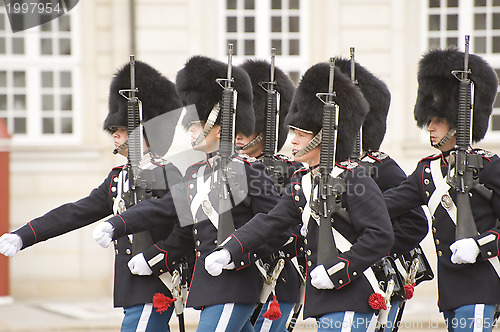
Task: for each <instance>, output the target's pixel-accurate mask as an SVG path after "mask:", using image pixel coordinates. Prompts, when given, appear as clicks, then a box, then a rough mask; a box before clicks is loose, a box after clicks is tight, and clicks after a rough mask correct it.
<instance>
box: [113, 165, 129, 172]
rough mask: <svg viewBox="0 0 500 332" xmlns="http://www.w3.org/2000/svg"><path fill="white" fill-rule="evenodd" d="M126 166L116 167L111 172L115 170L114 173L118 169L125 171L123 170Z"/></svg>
mask: <svg viewBox="0 0 500 332" xmlns="http://www.w3.org/2000/svg"><path fill="white" fill-rule="evenodd" d="M125 166H126V165H121V166H115V167H113V168H112V169H111V170H113V171H114V170H117V169H119V170H123V169H124V168H125Z"/></svg>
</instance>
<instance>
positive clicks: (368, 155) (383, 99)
mask: <svg viewBox="0 0 500 332" xmlns="http://www.w3.org/2000/svg"><path fill="white" fill-rule="evenodd" d="M351 52H352V53H351V59H343V58H337V59H336V61H335V65H336V66H338V68H339V69H340V70H341V71H342V72H343V73H344V74H346V75H350V76H351V79H352V80H354V82H355V84H357V85H358V87H359V88H360V90H361V92H362V93H363V96H364V97H365V99H366V100H367V101H368V103H369V104H370V111H369V112H368V114H367V116H366V118H365V121H364V122H363V126H362V127H361V132H360V135H359V136H358V137H359V141H358V142H356V144H357V146H356V148H355V149H354V151H355V152H354V153H353V156H352V159H351V160H354V161H357V162H359V163H360V164H361V165H362V166H364V167H366V168H367V170H368V172H369V173H370V175H371V176H372V178H373V179H374V180H375V182H376V183H377V185H378V187H379V188H380V190H381V191H382V192H384V191H386V190H387V189H390V188H393V187H397V186H399V185H400V184H401V183H402V182H403V181H404V180H406V174H405V172H404V171H403V170H402V169H401V167H400V166H399V165H398V164H397V163H396V161H395V160H394V159H392V158H391V157H390V156H389V155H388V154H387V153H384V152H382V151H380V150H379V149H380V145H381V144H382V141H383V140H384V136H385V132H386V128H387V114H388V112H389V105H390V103H391V93H390V91H389V89H388V88H387V85H386V84H385V83H384V82H383V81H382V80H381V79H379V78H378V77H376V76H375V75H373V74H372V73H371V72H369V71H368V70H367V69H366V68H365V67H363V66H362V65H360V64H359V63H357V62H354V54H353V50H352V49H351ZM351 71H352V73H351ZM391 221H392V226H393V228H394V245H393V247H392V248H391V250H390V255H389V257H387V258H385V259H384V260H383V261H381V262H379V263H378V264H380V265H381V270H382V271H381V272H380V274H381V278H382V279H386V280H385V282H386V283H387V281H388V279H394V280H395V283H396V285H395V290H394V292H393V294H392V297H391V298H392V300H391V306H390V312H388V313H387V314H388V317H387V318H383V317H380V318H381V319H380V320H379V324H381V325H382V324H383V325H385V326H386V328H387V329H389V330H392V328H393V327H394V326H395V325H397V324H398V322H397V320H396V317H399V319H400V318H401V315H402V312H401V314H399V315H398V309H402V308H403V303H404V302H403V301H405V300H406V297H407V296H408V297H410V298H411V296H412V295H413V287H414V283H415V280H409V276H410V274H411V273H410V272H411V271H409V270H410V269H409V268H410V267H411V264H408V265H407V264H406V263H407V262H408V260H407V259H403V254H405V256H404V257H407V256H411V255H410V252H412V253H413V252H417V251H420V252H422V251H421V248H419V243H420V241H422V240H423V239H424V237H425V236H426V235H427V232H428V224H427V218H426V217H425V214H424V211H423V210H422V208H421V207H418V208H415V209H414V210H411V211H409V212H408V213H405V214H404V215H401V216H400V217H398V218H393V219H391ZM419 258H420V259H421V260H422V262H420V261H419V264H421V266H420V269H419V271H420V273H419V275H418V276H415V278H418V279H417V280H419V281H423V279H424V278H426V279H428V278H429V277H428V276H429V275H432V271H431V270H427V271H425V267H427V268H428V269H430V267H429V265H428V263H427V260H426V259H425V256H424V255H423V252H422V255H421V256H419ZM388 263H389V264H391V265H392V266H391V269H389V268H388V267H386V268H385V272H387V271H391V272H394V274H389V275H385V274H386V273H385V272H384V271H383V270H384V268H383V265H385V264H388ZM425 263H427V264H425ZM405 283H408V284H406V285H405ZM405 288H406V290H407V291H405ZM407 292H408V295H407V294H406V293H407Z"/></svg>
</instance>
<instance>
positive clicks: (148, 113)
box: [103, 60, 182, 156]
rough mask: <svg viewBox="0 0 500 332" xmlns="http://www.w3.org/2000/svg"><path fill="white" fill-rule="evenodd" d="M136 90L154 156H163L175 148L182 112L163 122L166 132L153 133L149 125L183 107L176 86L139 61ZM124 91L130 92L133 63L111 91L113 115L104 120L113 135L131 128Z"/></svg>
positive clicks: (119, 74) (122, 71) (121, 72)
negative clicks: (177, 127) (171, 146)
mask: <svg viewBox="0 0 500 332" xmlns="http://www.w3.org/2000/svg"><path fill="white" fill-rule="evenodd" d="M135 86H136V87H137V89H138V92H137V94H136V96H137V98H139V100H140V101H141V102H142V115H143V122H145V124H144V125H145V128H146V135H147V137H148V140H149V142H150V145H151V146H150V148H151V150H152V152H153V153H155V154H157V155H159V156H162V155H164V154H165V153H166V152H167V150H168V148H169V147H170V145H171V144H172V140H173V133H174V128H175V126H176V124H177V120H178V118H179V115H180V112H174V113H171V114H172V117H170V116H169V120H171V121H162V126H163V125H164V126H167V127H166V128H165V127H164V126H163V127H162V128H157V129H154V130H153V128H154V127H153V126H150V125H149V124H150V123H153V122H154V121H149V120H151V119H153V118H156V117H157V116H159V115H162V114H165V113H167V112H170V111H173V110H177V109H179V108H180V107H182V106H181V101H180V99H179V97H178V96H177V92H176V90H175V84H174V83H173V82H172V81H170V80H169V79H167V78H166V77H164V76H163V75H162V74H161V73H160V72H159V71H157V70H156V69H154V68H153V67H151V66H150V65H148V64H146V63H144V62H142V61H137V60H136V61H135ZM124 89H130V63H127V64H126V65H125V66H123V67H122V68H121V69H119V70H118V71H117V72H116V74H115V75H114V77H113V80H112V81H111V86H110V88H109V106H108V108H109V113H108V116H107V117H106V119H105V120H104V125H103V129H104V130H105V131H107V132H109V133H111V134H112V133H113V132H112V130H113V129H112V128H113V127H127V126H128V123H127V114H128V112H127V99H125V98H124V97H123V96H121V95H120V94H119V92H118V91H119V90H124ZM170 126H171V128H170ZM167 133H171V135H168V134H167Z"/></svg>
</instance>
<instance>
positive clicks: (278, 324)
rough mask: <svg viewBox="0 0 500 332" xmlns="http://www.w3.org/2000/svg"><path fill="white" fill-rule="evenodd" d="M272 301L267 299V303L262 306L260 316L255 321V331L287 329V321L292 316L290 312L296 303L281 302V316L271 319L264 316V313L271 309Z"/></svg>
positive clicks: (281, 331) (273, 331)
mask: <svg viewBox="0 0 500 332" xmlns="http://www.w3.org/2000/svg"><path fill="white" fill-rule="evenodd" d="M270 304H271V301H267V303H266V304H265V305H264V306H263V307H262V311H261V312H260V315H259V318H257V321H256V322H255V326H254V329H255V332H270V331H272V332H284V331H286V321H287V320H288V317H289V316H290V313H291V312H292V310H293V306H294V305H295V303H289V302H279V305H280V310H281V318H280V319H277V320H274V321H273V320H269V319H267V318H264V317H263V316H262V315H263V314H264V313H265V312H266V311H267V310H268V309H269V305H270Z"/></svg>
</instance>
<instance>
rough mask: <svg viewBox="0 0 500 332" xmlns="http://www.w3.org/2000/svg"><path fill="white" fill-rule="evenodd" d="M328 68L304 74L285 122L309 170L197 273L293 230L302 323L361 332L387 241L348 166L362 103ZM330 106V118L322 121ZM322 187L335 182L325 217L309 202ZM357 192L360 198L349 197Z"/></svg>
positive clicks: (374, 193)
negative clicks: (299, 252) (300, 255)
mask: <svg viewBox="0 0 500 332" xmlns="http://www.w3.org/2000/svg"><path fill="white" fill-rule="evenodd" d="M333 68H334V66H332V62H331V63H330V65H329V64H328V63H319V64H316V65H314V66H312V67H311V68H309V70H307V72H306V73H305V74H304V76H303V77H302V80H301V83H300V84H299V86H298V87H297V89H296V91H295V94H294V98H293V101H292V105H291V109H290V111H289V113H288V115H287V118H286V123H287V125H289V127H290V128H291V129H293V131H294V134H295V137H294V138H293V139H292V141H291V143H292V145H293V151H292V153H293V154H294V160H295V161H301V162H305V163H307V164H308V165H309V167H308V168H304V169H300V170H298V171H297V172H296V173H295V174H294V176H293V178H292V182H291V184H290V188H289V189H288V190H286V191H285V195H283V196H282V198H281V199H280V201H279V202H278V204H277V205H276V207H275V208H274V209H273V210H271V211H270V212H269V213H268V214H266V215H264V214H259V215H257V216H256V217H254V218H253V219H252V220H251V221H250V222H249V223H247V224H246V225H244V226H243V227H242V228H241V229H238V230H237V231H236V232H235V233H234V234H232V235H231V236H230V238H229V239H228V240H227V241H226V242H225V243H224V244H223V246H220V247H219V248H218V249H217V250H216V251H215V252H213V253H212V254H211V255H210V256H209V257H207V259H206V262H210V263H211V264H207V263H206V264H205V268H206V269H207V271H209V273H210V274H212V275H217V274H218V273H220V271H221V269H223V268H224V267H225V266H226V265H227V264H231V262H232V261H234V260H238V257H239V256H240V255H241V252H246V251H249V250H251V249H252V248H254V247H258V246H259V245H261V243H263V242H265V241H267V240H268V239H269V238H270V237H273V236H275V235H276V234H279V233H280V232H283V231H285V230H286V229H287V228H289V227H293V226H294V225H297V224H299V225H301V233H302V235H303V236H305V237H306V255H307V279H306V292H305V302H304V311H303V315H304V318H308V317H314V318H316V319H317V320H318V330H319V331H340V330H347V329H351V328H352V329H355V328H358V329H359V328H360V329H363V330H366V328H367V326H368V325H369V324H370V323H371V322H372V320H373V317H374V315H375V312H376V310H375V309H373V307H372V306H370V303H369V301H370V299H372V298H373V294H374V293H377V294H378V296H379V297H382V292H383V291H382V290H381V289H380V288H379V286H378V282H377V281H376V279H375V276H374V274H373V272H370V271H371V269H370V267H371V266H372V265H373V264H374V263H375V262H377V261H378V260H379V259H381V258H382V257H383V256H385V255H386V253H387V252H388V251H389V250H390V248H391V247H392V244H393V237H394V236H393V230H392V226H391V221H390V219H389V215H388V213H387V211H386V209H385V207H384V202H383V196H382V194H381V192H380V190H379V189H378V187H377V185H376V183H375V181H374V180H373V179H372V178H371V177H370V176H369V174H368V173H367V172H366V170H365V168H363V167H360V166H359V165H358V164H357V163H353V162H350V161H349V160H348V159H349V157H350V155H351V153H352V150H353V148H354V144H355V140H356V135H357V133H358V132H359V130H360V127H361V125H362V123H363V120H364V118H365V116H366V114H367V113H368V111H369V104H368V102H367V101H366V100H365V98H364V97H363V95H362V93H361V91H360V90H359V89H358V87H356V86H355V85H354V84H353V83H352V82H351V81H350V79H349V77H347V76H345V75H344V74H342V73H341V72H340V70H338V69H337V68H335V69H333ZM318 93H319V94H323V96H324V95H326V105H324V103H323V102H322V100H320V99H318V98H317V94H318ZM332 97H333V98H332ZM332 99H333V100H332ZM335 105H337V106H338V117H335V116H333V117H325V116H324V113H325V112H328V113H330V111H331V110H332V107H331V106H334V107H333V109H336V107H335ZM329 115H332V114H331V113H330V114H329ZM325 119H326V120H325ZM337 119H338V132H336V131H335V129H336V126H335V123H337V121H336V120H337ZM329 120H331V121H329ZM331 122H333V123H331ZM332 131H333V133H334V136H333V137H336V140H335V141H333V144H332V143H331V141H330V140H331V139H332V135H331V134H332ZM330 149H334V150H333V151H331V150H330ZM332 152H335V153H333V156H334V159H335V165H334V167H333V168H332V170H331V172H328V173H327V174H328V175H329V177H327V178H326V179H322V178H321V176H322V175H323V174H322V173H321V172H323V168H327V167H325V165H323V163H326V164H327V163H329V162H333V160H331V161H330V160H329V158H323V159H322V158H321V155H323V156H325V155H328V156H331V155H332ZM318 180H319V181H318ZM325 182H326V183H327V184H331V183H332V182H333V183H334V184H338V185H331V186H327V188H326V189H327V190H332V194H333V196H332V195H325V196H326V197H333V198H334V204H330V203H331V202H330V201H328V200H327V201H326V204H327V207H328V209H327V210H328V211H335V213H333V214H331V215H330V214H329V213H328V211H327V213H326V215H325V214H324V210H321V209H317V207H318V204H316V203H317V202H318V200H319V199H321V197H320V196H321V195H318V194H319V193H320V192H322V190H323V189H325V187H324V186H323V184H324V183H325ZM356 188H357V189H356ZM361 188H363V193H361V192H358V191H357V190H358V189H361ZM311 203H312V204H311ZM320 205H321V204H320ZM322 221H326V223H324V222H322ZM325 226H326V228H325V230H324V231H321V232H320V228H321V227H325ZM332 226H333V227H332ZM331 234H334V237H331V236H329V235H331ZM323 235H326V237H325V238H323ZM323 240H324V241H323ZM319 260H320V261H319ZM376 298H377V297H376ZM377 299H378V298H377ZM360 324H361V325H360Z"/></svg>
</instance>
